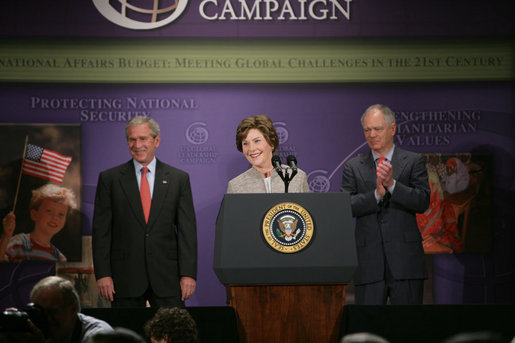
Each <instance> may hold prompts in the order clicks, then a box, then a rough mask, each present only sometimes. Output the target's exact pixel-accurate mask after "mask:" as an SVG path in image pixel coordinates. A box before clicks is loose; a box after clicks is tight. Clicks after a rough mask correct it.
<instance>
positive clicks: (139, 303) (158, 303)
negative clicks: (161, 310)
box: [111, 286, 184, 308]
mask: <svg viewBox="0 0 515 343" xmlns="http://www.w3.org/2000/svg"><path fill="white" fill-rule="evenodd" d="M147 301H148V302H149V304H150V306H151V307H180V308H183V307H184V301H182V300H181V297H180V296H177V297H159V296H157V295H156V294H155V293H154V291H153V290H152V288H151V287H150V286H149V287H148V289H147V291H146V292H145V293H143V294H142V295H141V296H139V297H134V298H120V297H117V296H116V294H115V295H114V301H113V302H112V303H111V307H118V308H119V307H146V306H147Z"/></svg>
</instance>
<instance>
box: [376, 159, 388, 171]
mask: <svg viewBox="0 0 515 343" xmlns="http://www.w3.org/2000/svg"><path fill="white" fill-rule="evenodd" d="M384 161H386V157H378V158H377V165H378V166H379V165H380V164H381V163H383V162H384ZM376 169H377V167H376Z"/></svg>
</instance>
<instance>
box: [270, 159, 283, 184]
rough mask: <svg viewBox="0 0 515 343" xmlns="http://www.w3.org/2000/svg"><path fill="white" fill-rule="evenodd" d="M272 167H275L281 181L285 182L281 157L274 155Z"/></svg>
mask: <svg viewBox="0 0 515 343" xmlns="http://www.w3.org/2000/svg"><path fill="white" fill-rule="evenodd" d="M272 166H274V168H275V171H276V172H277V174H279V176H280V177H281V179H282V180H283V181H284V175H283V167H281V158H280V157H279V156H277V155H274V156H273V157H272Z"/></svg>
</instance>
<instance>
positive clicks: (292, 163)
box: [286, 155, 297, 173]
mask: <svg viewBox="0 0 515 343" xmlns="http://www.w3.org/2000/svg"><path fill="white" fill-rule="evenodd" d="M286 161H287V163H288V165H289V166H290V168H291V170H293V172H294V173H296V172H297V159H296V158H295V156H293V155H288V157H286Z"/></svg>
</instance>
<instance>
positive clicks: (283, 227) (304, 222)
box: [263, 202, 315, 254]
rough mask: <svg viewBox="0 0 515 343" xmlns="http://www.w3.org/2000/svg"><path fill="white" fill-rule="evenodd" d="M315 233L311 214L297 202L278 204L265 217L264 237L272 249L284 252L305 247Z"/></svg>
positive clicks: (291, 251) (295, 250)
mask: <svg viewBox="0 0 515 343" xmlns="http://www.w3.org/2000/svg"><path fill="white" fill-rule="evenodd" d="M314 233H315V232H314V225H313V219H312V218H311V215H310V214H309V212H308V211H307V210H306V209H305V208H304V207H302V206H300V205H298V204H295V203H291V202H284V203H281V204H277V205H275V206H274V207H272V208H271V209H270V210H268V212H267V213H266V214H265V218H264V219H263V238H264V239H265V241H266V242H267V243H268V245H270V247H271V248H272V249H274V250H276V251H278V252H281V253H284V254H291V253H295V252H298V251H301V250H302V249H305V248H306V247H307V246H308V245H309V243H310V242H311V240H312V239H313V235H314Z"/></svg>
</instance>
